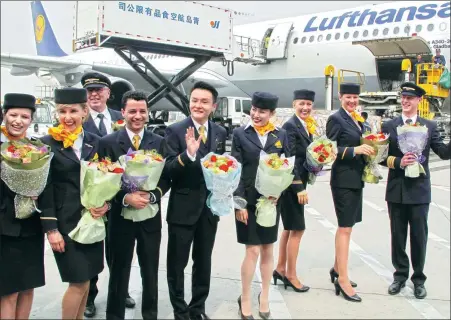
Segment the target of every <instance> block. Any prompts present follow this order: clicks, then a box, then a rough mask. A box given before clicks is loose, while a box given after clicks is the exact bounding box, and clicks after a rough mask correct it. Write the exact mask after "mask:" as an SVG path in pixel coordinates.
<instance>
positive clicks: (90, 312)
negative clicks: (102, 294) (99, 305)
mask: <svg viewBox="0 0 451 320" xmlns="http://www.w3.org/2000/svg"><path fill="white" fill-rule="evenodd" d="M96 312H97V309H96V305H95V304H94V302H91V303H87V304H86V308H85V312H84V315H85V317H86V318H92V317H94V316H95V315H96Z"/></svg>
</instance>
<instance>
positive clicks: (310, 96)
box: [293, 90, 315, 102]
mask: <svg viewBox="0 0 451 320" xmlns="http://www.w3.org/2000/svg"><path fill="white" fill-rule="evenodd" d="M293 100H310V101H312V102H313V101H315V92H314V91H310V90H296V91H295V92H294V94H293Z"/></svg>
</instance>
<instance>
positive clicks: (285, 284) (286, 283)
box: [283, 277, 310, 292]
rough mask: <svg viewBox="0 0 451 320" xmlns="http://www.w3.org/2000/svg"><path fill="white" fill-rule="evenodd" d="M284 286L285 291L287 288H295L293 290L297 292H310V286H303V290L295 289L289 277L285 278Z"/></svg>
mask: <svg viewBox="0 0 451 320" xmlns="http://www.w3.org/2000/svg"><path fill="white" fill-rule="evenodd" d="M283 286H284V288H285V290H287V287H291V288H293V290H294V291H296V292H307V291H309V290H310V287H309V286H304V285H303V286H302V287H301V288H297V287H295V286H294V284H292V283H291V282H290V280H288V278H287V277H283Z"/></svg>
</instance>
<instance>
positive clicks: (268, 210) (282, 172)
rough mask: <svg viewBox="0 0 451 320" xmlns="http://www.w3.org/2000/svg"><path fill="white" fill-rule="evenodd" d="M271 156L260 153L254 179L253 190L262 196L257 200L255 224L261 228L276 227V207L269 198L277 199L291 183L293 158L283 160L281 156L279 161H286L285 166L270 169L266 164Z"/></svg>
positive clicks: (283, 157)
mask: <svg viewBox="0 0 451 320" xmlns="http://www.w3.org/2000/svg"><path fill="white" fill-rule="evenodd" d="M270 159H271V155H270V154H267V153H265V152H264V151H261V153H260V160H259V165H258V169H257V178H256V179H255V189H257V191H258V193H260V194H261V195H262V197H260V198H259V199H258V200H257V205H256V207H257V210H256V212H255V214H256V216H257V223H258V224H259V225H260V226H262V227H272V226H275V225H276V219H277V207H276V205H275V204H274V203H273V201H272V200H269V199H268V198H269V197H274V198H279V197H280V195H281V194H282V192H283V191H284V190H285V189H286V188H288V187H289V186H290V185H291V183H292V182H293V179H294V175H293V174H292V172H293V168H294V161H295V157H289V158H285V155H284V154H282V155H281V156H280V159H281V160H282V161H285V160H286V164H285V165H283V166H281V167H279V168H272V167H271V166H270V165H268V164H267V162H268V161H269V160H270Z"/></svg>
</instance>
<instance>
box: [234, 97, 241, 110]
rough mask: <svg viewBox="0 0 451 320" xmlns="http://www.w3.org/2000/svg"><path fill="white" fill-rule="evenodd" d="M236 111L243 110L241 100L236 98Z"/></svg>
mask: <svg viewBox="0 0 451 320" xmlns="http://www.w3.org/2000/svg"><path fill="white" fill-rule="evenodd" d="M235 112H241V100H238V99H237V100H235Z"/></svg>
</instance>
